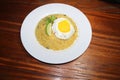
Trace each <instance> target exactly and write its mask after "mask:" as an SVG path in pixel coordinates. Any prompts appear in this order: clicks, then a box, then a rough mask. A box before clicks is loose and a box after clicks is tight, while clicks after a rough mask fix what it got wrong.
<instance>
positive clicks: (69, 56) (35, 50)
mask: <svg viewBox="0 0 120 80" xmlns="http://www.w3.org/2000/svg"><path fill="white" fill-rule="evenodd" d="M56 13H58V14H66V15H67V16H69V17H70V18H72V19H73V21H74V22H75V23H76V25H77V28H78V38H77V39H76V41H75V42H74V44H73V45H72V46H71V47H70V48H68V49H65V50H60V51H53V50H49V49H46V48H44V47H43V46H41V45H40V44H39V43H38V41H37V40H36V37H35V28H36V26H37V24H38V22H39V21H40V19H41V18H43V17H45V16H47V15H50V14H56ZM91 37H92V30H91V26H90V23H89V21H88V19H87V17H86V16H85V15H84V14H83V13H82V12H81V11H80V10H79V9H77V8H75V7H73V6H70V5H67V4H61V3H51V4H46V5H43V6H40V7H38V8H36V9H34V10H33V11H32V12H30V13H29V14H28V15H27V17H26V18H25V20H24V21H23V24H22V27H21V41H22V44H23V46H24V47H25V49H26V50H27V51H28V53H29V54H30V55H32V56H33V57H34V58H36V59H38V60H40V61H42V62H45V63H50V64H61V63H66V62H70V61H72V60H74V59H76V58H78V57H79V56H80V55H82V54H83V53H84V52H85V50H86V49H87V48H88V46H89V44H90V41H91Z"/></svg>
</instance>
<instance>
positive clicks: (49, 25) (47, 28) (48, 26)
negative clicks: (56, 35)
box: [46, 23, 52, 36]
mask: <svg viewBox="0 0 120 80" xmlns="http://www.w3.org/2000/svg"><path fill="white" fill-rule="evenodd" d="M51 27H52V23H49V24H48V25H47V26H46V33H47V35H48V36H50V35H51V32H52V29H51Z"/></svg>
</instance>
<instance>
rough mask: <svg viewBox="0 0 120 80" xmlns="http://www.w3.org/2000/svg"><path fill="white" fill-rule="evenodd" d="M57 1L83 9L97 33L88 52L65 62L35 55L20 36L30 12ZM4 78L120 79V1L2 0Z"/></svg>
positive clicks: (0, 79) (0, 71) (0, 69)
mask: <svg viewBox="0 0 120 80" xmlns="http://www.w3.org/2000/svg"><path fill="white" fill-rule="evenodd" d="M54 2H57V3H65V4H69V5H72V6H75V7H76V8H78V9H80V10H81V11H82V12H83V13H84V14H85V15H86V16H87V17H88V19H89V21H90V23H91V26H92V33H93V34H92V41H91V44H90V46H89V48H88V49H87V50H86V51H85V53H84V54H83V55H82V56H80V57H79V58H78V59H76V60H74V61H72V62H69V63H66V64H62V65H50V64H45V63H42V62H40V61H38V60H36V59H34V58H33V57H32V56H30V55H29V54H28V53H27V52H26V51H25V49H24V48H23V46H22V43H21V40H20V28H21V24H22V22H23V20H24V18H25V17H26V16H27V14H28V13H29V12H30V11H32V10H33V9H35V8H36V7H38V6H41V5H44V4H48V3H54ZM73 13H74V12H73ZM0 80H120V5H119V4H113V3H109V2H106V1H105V0H70V1H68V0H1V1H0Z"/></svg>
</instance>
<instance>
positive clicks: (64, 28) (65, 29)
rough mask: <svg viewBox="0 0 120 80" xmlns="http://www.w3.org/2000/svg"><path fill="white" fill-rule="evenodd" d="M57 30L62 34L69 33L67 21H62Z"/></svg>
mask: <svg viewBox="0 0 120 80" xmlns="http://www.w3.org/2000/svg"><path fill="white" fill-rule="evenodd" d="M58 29H59V30H60V31H61V32H64V33H65V32H69V31H70V24H69V23H68V21H66V20H63V21H61V22H59V23H58Z"/></svg>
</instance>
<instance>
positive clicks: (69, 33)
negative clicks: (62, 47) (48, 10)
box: [52, 18, 75, 39]
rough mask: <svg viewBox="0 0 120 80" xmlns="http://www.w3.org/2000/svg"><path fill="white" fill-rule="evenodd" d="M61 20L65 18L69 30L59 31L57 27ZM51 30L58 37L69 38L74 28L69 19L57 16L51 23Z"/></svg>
mask: <svg viewBox="0 0 120 80" xmlns="http://www.w3.org/2000/svg"><path fill="white" fill-rule="evenodd" d="M63 20H67V21H68V23H69V24H70V31H69V32H65V33H64V32H61V31H60V30H59V29H58V23H59V22H61V21H63ZM52 31H53V33H54V34H55V36H56V37H57V38H59V39H69V38H70V37H71V36H72V35H73V34H74V32H75V29H74V27H73V25H72V24H71V23H70V21H69V20H68V19H66V18H58V19H56V20H55V21H54V23H53V25H52Z"/></svg>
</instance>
